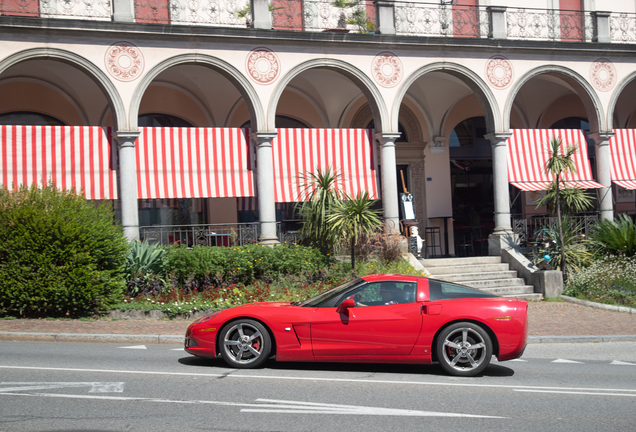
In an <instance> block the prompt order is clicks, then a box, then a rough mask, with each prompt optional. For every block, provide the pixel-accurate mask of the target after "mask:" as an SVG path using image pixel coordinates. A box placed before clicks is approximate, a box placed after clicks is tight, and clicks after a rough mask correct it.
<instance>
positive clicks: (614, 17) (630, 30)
mask: <svg viewBox="0 0 636 432" xmlns="http://www.w3.org/2000/svg"><path fill="white" fill-rule="evenodd" d="M610 39H611V41H612V42H617V43H634V42H636V14H633V13H612V14H611V15H610Z"/></svg>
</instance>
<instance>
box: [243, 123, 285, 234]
mask: <svg viewBox="0 0 636 432" xmlns="http://www.w3.org/2000/svg"><path fill="white" fill-rule="evenodd" d="M276 135H277V133H276V132H256V133H253V134H252V135H250V137H251V138H252V141H254V143H255V144H256V181H257V184H258V197H257V198H258V218H259V221H260V223H261V236H260V237H259V241H260V242H261V244H264V245H275V244H279V243H280V242H279V241H278V236H277V235H276V202H275V201H274V156H273V154H272V140H273V139H274V138H276Z"/></svg>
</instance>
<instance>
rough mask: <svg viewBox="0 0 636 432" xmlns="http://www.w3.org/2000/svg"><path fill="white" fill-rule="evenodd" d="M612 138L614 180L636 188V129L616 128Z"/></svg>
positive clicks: (627, 186) (625, 186)
mask: <svg viewBox="0 0 636 432" xmlns="http://www.w3.org/2000/svg"><path fill="white" fill-rule="evenodd" d="M614 134H615V135H614V136H613V137H612V139H610V142H609V147H610V153H611V155H612V164H611V166H610V171H611V175H612V181H613V182H614V183H616V184H617V185H619V186H620V187H622V188H624V189H636V129H616V130H615V131H614Z"/></svg>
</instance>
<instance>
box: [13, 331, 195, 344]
mask: <svg viewBox="0 0 636 432" xmlns="http://www.w3.org/2000/svg"><path fill="white" fill-rule="evenodd" d="M0 340H5V341H38V342H102V343H103V342H112V343H144V344H179V345H183V341H184V336H180V335H135V334H79V333H31V332H0Z"/></svg>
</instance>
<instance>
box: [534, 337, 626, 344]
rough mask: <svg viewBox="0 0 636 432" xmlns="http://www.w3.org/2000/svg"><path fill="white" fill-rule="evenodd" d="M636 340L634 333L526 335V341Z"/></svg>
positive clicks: (583, 341) (582, 341)
mask: <svg viewBox="0 0 636 432" xmlns="http://www.w3.org/2000/svg"><path fill="white" fill-rule="evenodd" d="M585 342H636V335H606V336H528V343H529V344H535V343H585Z"/></svg>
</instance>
